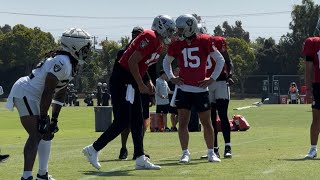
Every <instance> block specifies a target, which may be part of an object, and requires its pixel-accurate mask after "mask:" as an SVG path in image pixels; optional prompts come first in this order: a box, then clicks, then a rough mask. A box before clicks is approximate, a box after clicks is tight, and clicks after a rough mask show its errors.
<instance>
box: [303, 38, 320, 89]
mask: <svg viewBox="0 0 320 180" xmlns="http://www.w3.org/2000/svg"><path fill="white" fill-rule="evenodd" d="M303 54H304V55H306V56H310V57H313V66H314V82H315V83H320V66H319V61H320V37H310V38H307V39H306V40H305V41H304V45H303Z"/></svg>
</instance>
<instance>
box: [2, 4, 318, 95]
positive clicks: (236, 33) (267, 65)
mask: <svg viewBox="0 0 320 180" xmlns="http://www.w3.org/2000/svg"><path fill="white" fill-rule="evenodd" d="M319 14H320V9H319V5H317V4H315V3H314V2H313V1H312V0H302V4H301V5H295V6H294V7H293V10H292V12H291V17H292V21H291V22H288V23H289V29H290V30H291V32H290V33H289V32H288V33H287V34H284V35H283V36H282V37H281V38H280V40H279V43H276V42H275V40H274V39H273V38H271V37H270V38H262V37H259V38H257V39H255V40H254V41H253V42H252V41H250V32H247V31H245V30H244V29H243V27H242V22H241V21H236V22H235V25H230V24H229V23H228V22H227V21H225V22H223V24H222V26H220V25H218V26H217V27H215V28H214V31H213V35H217V36H223V37H225V38H226V39H227V43H228V48H229V49H228V51H229V54H230V56H231V59H232V60H233V63H234V67H235V68H234V75H235V78H236V79H235V80H236V81H238V82H239V83H238V84H239V88H240V89H241V91H242V92H243V91H244V82H245V80H246V78H245V77H246V76H248V75H274V74H279V75H281V74H282V75H286V74H290V75H299V74H301V75H302V74H303V73H304V61H303V59H302V56H301V49H302V45H303V41H304V40H305V39H306V38H307V37H310V36H314V32H315V27H316V24H317V20H318V15H319ZM197 19H198V20H201V17H200V16H198V17H197ZM268 25H269V24H268V23H267V22H266V27H267V26H268ZM88 31H89V30H88ZM266 36H267V35H266ZM128 42H129V37H127V36H126V37H122V38H121V40H120V41H113V40H104V41H102V42H101V46H102V49H101V50H95V51H93V55H92V57H91V59H90V61H88V63H87V64H85V65H84V66H83V68H82V70H81V76H77V77H76V79H75V80H74V81H75V82H74V84H75V85H76V88H77V89H78V91H80V92H90V91H93V90H94V89H95V87H96V84H97V82H99V81H100V82H108V79H109V77H110V75H111V74H110V73H111V71H112V67H113V64H114V61H115V59H116V55H117V52H118V51H119V50H120V49H121V48H123V47H125V46H126V45H127V44H128ZM58 47H59V46H58V44H57V43H56V42H55V40H54V38H53V36H52V35H51V34H50V33H46V32H43V31H41V30H40V28H38V27H36V28H33V29H32V28H28V27H25V26H24V25H21V24H18V25H15V26H14V27H10V26H9V25H4V26H3V27H0V85H1V86H3V87H4V90H5V93H6V94H8V92H9V90H10V88H11V86H12V85H13V83H14V82H15V81H16V80H17V79H18V78H19V77H21V76H25V75H28V74H29V73H30V72H31V70H32V68H33V67H35V66H36V64H37V63H38V62H39V61H41V60H42V58H43V57H44V55H45V54H46V53H47V52H48V51H50V50H54V49H57V48H58ZM162 57H163V56H162ZM161 62H162V60H161V59H160V61H159V63H158V70H159V69H160V68H161V64H162V63H161Z"/></svg>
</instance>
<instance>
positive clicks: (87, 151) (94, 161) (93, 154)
mask: <svg viewBox="0 0 320 180" xmlns="http://www.w3.org/2000/svg"><path fill="white" fill-rule="evenodd" d="M82 153H83V155H84V156H86V157H87V160H88V161H89V162H90V164H91V165H92V166H93V167H95V168H96V169H98V170H99V169H100V168H101V165H100V163H99V159H98V152H97V151H96V150H95V149H94V148H93V146H92V144H91V145H89V146H86V147H85V148H83V149H82Z"/></svg>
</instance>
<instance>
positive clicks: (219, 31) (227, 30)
mask: <svg viewBox="0 0 320 180" xmlns="http://www.w3.org/2000/svg"><path fill="white" fill-rule="evenodd" d="M213 32H214V35H215V36H223V37H234V38H242V39H244V40H245V41H246V42H250V37H249V32H247V31H245V30H244V29H243V28H242V22H241V21H236V22H235V26H230V25H229V23H228V22H227V21H225V22H223V23H222V28H221V26H220V25H218V26H217V27H215V29H214V30H213Z"/></svg>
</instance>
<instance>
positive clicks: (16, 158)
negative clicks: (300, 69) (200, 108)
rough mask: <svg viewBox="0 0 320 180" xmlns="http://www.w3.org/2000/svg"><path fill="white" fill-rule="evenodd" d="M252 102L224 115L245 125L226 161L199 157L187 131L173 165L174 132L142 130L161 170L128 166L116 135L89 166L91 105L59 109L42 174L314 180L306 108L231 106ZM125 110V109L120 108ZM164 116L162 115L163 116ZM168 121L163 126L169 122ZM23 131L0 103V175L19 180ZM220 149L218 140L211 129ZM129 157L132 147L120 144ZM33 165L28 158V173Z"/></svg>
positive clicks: (198, 139) (201, 147)
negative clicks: (185, 154) (185, 159)
mask: <svg viewBox="0 0 320 180" xmlns="http://www.w3.org/2000/svg"><path fill="white" fill-rule="evenodd" d="M255 101H257V99H245V100H232V101H231V104H230V111H229V118H231V116H232V115H233V114H242V115H243V116H245V118H246V119H247V120H248V122H249V123H250V125H251V128H250V129H249V130H248V131H246V132H232V136H231V139H232V148H233V149H232V152H233V158H232V159H224V158H222V162H221V163H208V162H207V161H206V160H200V156H201V155H204V154H206V146H205V143H204V140H203V132H194V133H191V134H190V143H189V150H190V152H191V162H190V163H189V164H185V165H181V164H179V163H178V160H179V158H180V153H181V149H180V144H179V140H178V134H177V133H174V132H168V133H150V131H148V132H147V133H146V135H145V140H144V145H145V150H146V152H147V153H148V154H150V155H151V159H152V162H153V163H155V164H159V165H161V166H162V169H161V170H158V171H148V170H142V171H141V170H140V171H136V170H134V161H132V160H128V161H119V160H118V155H119V150H120V147H121V143H120V138H119V137H120V136H119V137H118V138H117V139H115V140H114V141H113V142H111V143H110V144H109V145H108V146H107V147H106V148H105V149H103V150H102V151H101V152H100V155H99V158H100V161H101V166H102V168H101V170H99V171H98V170H95V169H94V168H93V167H92V166H91V165H90V164H89V163H88V162H87V161H86V159H85V157H84V156H83V155H82V153H81V150H82V148H83V147H85V146H86V145H88V144H91V143H92V142H93V141H94V140H95V139H96V138H97V137H98V136H99V135H100V134H101V133H98V132H95V130H94V110H93V108H92V107H66V108H63V109H62V112H61V115H60V118H59V127H60V131H59V132H58V133H57V134H56V137H55V139H54V141H53V143H52V151H51V160H50V163H49V172H50V174H52V175H53V176H54V178H56V179H58V180H73V179H78V180H89V179H151V178H152V179H272V180H274V179H290V180H292V179H319V167H320V164H319V163H320V161H317V160H319V159H315V160H304V159H303V157H304V155H305V154H306V153H307V151H308V150H309V146H310V145H309V144H310V143H309V126H310V122H311V108H310V105H262V106H261V107H257V108H250V109H244V110H242V111H234V110H232V109H233V108H235V107H241V106H249V105H251V103H252V102H255ZM124 113H126V112H124ZM168 119H169V116H168ZM169 125H170V123H169ZM26 137H27V134H26V132H25V131H24V130H23V128H22V126H21V124H20V121H19V119H18V113H17V111H15V112H9V111H7V110H6V109H5V108H4V103H0V146H1V150H2V152H1V153H2V154H10V158H9V159H8V160H7V162H5V163H0V179H1V180H2V179H3V180H11V179H20V176H21V174H22V170H23V146H24V143H25V140H26ZM219 144H220V145H221V146H220V154H223V150H224V147H223V146H224V144H223V138H222V134H221V133H219ZM128 150H129V158H130V159H131V158H132V151H133V145H132V140H131V137H130V138H129V141H128ZM37 167H38V162H37V161H36V163H35V168H34V173H33V174H34V176H35V174H36V172H37Z"/></svg>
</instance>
